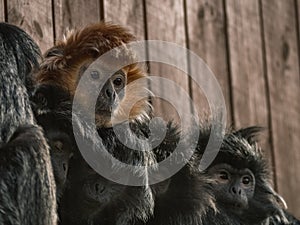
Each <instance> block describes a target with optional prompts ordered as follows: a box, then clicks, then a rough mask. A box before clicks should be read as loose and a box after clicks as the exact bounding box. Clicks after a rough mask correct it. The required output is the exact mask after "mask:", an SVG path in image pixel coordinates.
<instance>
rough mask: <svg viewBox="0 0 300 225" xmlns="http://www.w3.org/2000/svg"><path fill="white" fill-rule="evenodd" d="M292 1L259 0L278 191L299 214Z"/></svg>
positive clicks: (299, 120) (299, 92) (299, 96)
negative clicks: (260, 2)
mask: <svg viewBox="0 0 300 225" xmlns="http://www.w3.org/2000/svg"><path fill="white" fill-rule="evenodd" d="M294 3H295V1H293V0H286V1H277V0H268V1H262V12H263V25H264V39H265V48H266V62H267V74H268V82H269V89H270V105H271V119H272V132H273V133H272V135H273V142H274V144H273V145H274V153H275V166H276V171H277V173H276V175H277V183H278V191H279V193H280V194H281V195H282V196H283V197H284V199H285V200H286V202H287V204H288V206H289V210H290V211H291V212H293V213H294V214H295V215H296V216H298V217H300V208H299V206H300V198H299V197H298V193H300V186H299V183H300V174H299V171H300V163H299V162H300V151H299V146H300V139H299V135H300V113H299V112H300V88H299V84H300V80H299V65H298V62H299V61H298V57H299V56H298V50H297V35H296V29H295V27H296V22H295V5H294Z"/></svg>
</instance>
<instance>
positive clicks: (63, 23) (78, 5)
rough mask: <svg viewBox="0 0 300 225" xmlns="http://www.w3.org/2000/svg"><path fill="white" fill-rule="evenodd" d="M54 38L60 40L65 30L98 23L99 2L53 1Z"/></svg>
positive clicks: (77, 0)
mask: <svg viewBox="0 0 300 225" xmlns="http://www.w3.org/2000/svg"><path fill="white" fill-rule="evenodd" d="M54 15H55V38H56V40H60V39H62V37H63V35H64V34H65V33H66V31H67V30H70V29H77V28H81V27H83V26H85V25H87V24H90V23H96V22H98V21H100V18H101V15H100V1H99V0H89V1H85V0H76V1H72V0H54Z"/></svg>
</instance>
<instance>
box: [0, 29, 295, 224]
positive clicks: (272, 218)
mask: <svg viewBox="0 0 300 225" xmlns="http://www.w3.org/2000/svg"><path fill="white" fill-rule="evenodd" d="M135 40H136V39H135V37H134V35H132V34H131V33H130V32H128V30H126V29H125V28H123V27H121V26H118V25H113V24H110V23H97V24H93V25H89V26H87V27H84V28H83V29H80V30H77V31H73V32H71V33H70V34H69V35H68V36H67V37H66V38H65V39H64V40H63V41H60V42H58V43H57V44H55V46H54V47H52V48H50V49H49V50H48V51H47V52H46V53H45V54H44V55H43V56H41V54H40V50H39V48H38V46H37V45H36V44H35V43H34V41H33V40H32V39H31V38H30V37H29V35H28V34H26V33H25V32H24V31H23V30H21V29H20V28H18V27H16V26H14V25H10V24H6V23H0V124H1V125H0V224H5V225H21V224H22V225H27V224H28V225H35V224H36V225H55V224H60V225H77V224H78V225H85V224H86V225H113V224H115V225H125V224H134V225H212V224H216V225H276V224H277V225H283V224H291V225H296V224H300V221H299V220H297V219H296V218H294V217H293V216H292V215H290V214H289V213H288V212H287V211H286V204H285V202H284V200H283V199H282V197H281V196H280V195H278V194H277V193H276V192H275V191H274V190H273V188H272V183H271V177H270V169H269V168H268V163H267V160H266V158H265V157H264V156H263V153H262V151H261V149H260V148H259V147H258V145H257V141H256V136H257V134H258V133H259V132H260V130H261V129H260V128H259V127H248V128H245V129H241V130H238V131H228V132H227V133H226V134H225V136H224V139H223V140H222V144H221V147H220V150H219V152H218V155H217V157H216V158H215V159H214V161H213V162H212V163H211V165H210V166H209V167H208V168H207V169H205V170H202V169H200V160H201V157H202V155H203V153H204V151H205V148H206V146H207V144H208V140H209V137H210V133H211V132H210V130H211V128H210V125H209V123H207V124H201V125H199V137H198V139H197V143H195V146H196V148H195V149H192V150H193V151H194V152H193V155H192V157H191V158H189V159H185V158H184V156H182V155H178V156H177V157H175V158H174V162H172V163H174V164H176V163H178V162H177V160H178V161H182V160H186V163H185V165H184V166H183V168H181V169H180V170H179V171H178V172H177V173H176V174H174V175H173V176H171V177H169V178H167V179H166V180H163V181H161V182H159V183H155V184H149V183H147V179H148V176H149V175H148V174H147V167H150V166H152V165H155V164H156V163H158V162H161V161H163V160H165V159H166V158H168V157H169V156H170V155H172V154H175V153H174V152H173V151H174V150H175V149H176V147H177V145H178V144H179V140H180V139H181V138H182V136H186V137H184V138H183V139H184V141H183V144H182V143H181V145H182V146H181V147H182V148H183V149H185V148H186V151H187V152H188V151H190V150H191V149H189V148H190V144H191V143H189V138H188V134H183V132H182V131H181V130H180V128H179V127H178V126H177V125H176V123H174V122H168V123H167V126H166V130H167V131H166V134H165V137H164V138H163V141H162V142H161V143H159V144H158V145H157V146H155V147H154V148H152V147H151V141H149V139H150V138H149V137H150V136H151V131H150V129H149V123H150V121H151V117H152V108H151V104H150V103H149V99H147V98H145V99H144V100H142V101H139V102H138V103H136V104H135V105H134V107H133V108H132V109H131V111H130V115H129V118H127V122H128V123H129V127H130V131H128V130H127V129H128V128H124V127H120V129H121V130H120V131H121V132H119V133H121V135H124V137H123V139H125V141H126V144H124V143H123V142H122V141H120V140H119V138H118V136H117V135H116V134H115V132H114V129H113V127H112V122H111V115H112V114H114V115H116V117H118V118H121V119H120V121H121V120H122V118H125V116H126V115H124V108H126V106H127V105H128V104H129V103H128V102H130V101H131V99H132V98H133V96H134V95H135V96H136V95H139V93H140V92H143V91H144V90H145V89H146V88H147V87H146V86H145V87H134V88H135V89H130V88H126V87H127V86H128V85H129V84H130V83H131V82H134V81H136V80H138V79H140V78H144V77H146V74H145V72H144V71H143V68H142V67H141V66H140V65H139V64H138V63H133V64H130V65H128V66H125V67H124V68H122V69H119V70H117V72H114V74H113V75H112V76H110V77H109V79H108V80H107V81H106V82H105V84H104V85H103V88H102V89H101V91H100V94H99V96H98V98H97V102H96V106H95V122H96V133H97V135H99V136H100V137H101V139H96V138H95V136H94V133H95V127H94V126H92V125H90V124H89V123H88V122H86V121H83V120H81V117H80V116H79V115H76V113H78V114H83V115H85V114H87V113H86V111H85V109H86V108H88V107H87V106H88V105H90V104H92V103H90V102H89V101H90V98H89V96H85V95H82V96H81V97H80V98H79V101H80V102H79V105H81V107H82V110H81V111H79V112H72V101H73V98H74V95H75V92H76V88H77V85H78V83H79V81H80V79H81V78H82V77H83V76H89V78H90V80H91V81H95V82H96V81H97V80H99V79H100V78H101V76H102V74H101V73H100V72H99V71H97V70H90V69H89V67H90V65H92V64H93V62H94V61H96V60H97V59H98V58H99V57H100V56H101V55H102V54H104V53H105V52H107V51H109V50H112V49H114V48H115V47H118V46H122V45H125V44H127V43H130V42H132V41H135ZM115 57H116V58H117V60H124V57H126V55H125V56H124V55H122V54H119V55H118V54H116V55H115ZM118 57H119V58H118ZM108 64H110V65H108V66H113V65H112V64H111V63H108ZM124 88H125V92H124V91H122V90H123V89H124ZM87 93H88V92H87ZM127 117H128V116H127ZM74 124H75V125H74ZM74 126H75V127H77V128H78V129H76V130H74ZM116 126H118V125H116ZM151 126H154V127H159V126H160V124H159V121H156V122H153V121H152V124H151ZM74 132H77V135H78V136H79V137H81V138H82V141H83V142H84V143H85V144H86V147H87V148H93V147H95V148H96V150H95V151H98V152H100V153H101V151H107V152H108V153H109V154H110V155H111V156H113V157H114V158H115V159H117V160H118V161H120V162H122V163H126V164H129V165H132V166H135V167H134V168H135V169H133V171H131V172H132V173H133V174H134V176H136V177H137V178H138V179H141V180H144V181H145V184H144V185H142V186H127V185H123V184H119V183H115V182H113V181H110V180H109V179H107V178H105V177H103V176H101V175H100V174H98V173H97V172H96V171H95V170H94V169H93V168H92V167H91V166H90V165H89V164H88V163H87V162H86V161H85V159H84V157H83V156H82V154H81V152H80V151H79V149H78V146H77V144H76V141H75V137H74ZM136 137H138V138H140V139H144V140H148V141H146V142H139V141H137V140H139V139H137V138H136ZM100 142H101V143H100ZM133 145H134V146H137V148H138V149H143V150H145V151H138V150H136V149H132V148H130V147H129V146H133ZM100 157H103V158H102V159H103V160H100V161H99V163H102V162H107V164H108V166H110V168H111V171H112V174H116V175H117V174H118V171H119V170H122V167H121V166H118V165H114V164H113V163H112V162H111V161H110V160H109V159H108V158H106V156H101V154H100Z"/></svg>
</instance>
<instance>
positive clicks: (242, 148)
mask: <svg viewBox="0 0 300 225" xmlns="http://www.w3.org/2000/svg"><path fill="white" fill-rule="evenodd" d="M260 130H261V129H260V128H259V127H249V128H245V129H241V130H239V131H236V132H229V133H228V134H227V135H226V136H225V138H224V141H223V143H222V146H221V149H220V151H219V153H218V155H217V157H216V159H215V160H214V161H213V163H212V165H211V166H213V165H216V164H220V163H226V164H229V165H231V166H232V167H234V168H236V169H244V168H248V169H250V170H251V171H252V172H253V174H254V176H255V181H256V182H255V192H254V196H253V198H252V199H250V200H249V208H248V209H247V210H245V211H244V212H243V213H242V214H239V215H237V214H234V213H231V212H230V211H228V209H227V208H226V207H224V206H222V205H221V204H218V202H216V204H217V210H218V212H217V213H214V212H210V213H209V214H207V215H206V219H205V220H204V224H212V223H213V224H224V225H225V224H243V225H252V224H261V225H263V224H266V221H267V220H268V218H269V217H272V216H277V217H278V218H279V219H280V221H282V222H285V221H286V218H285V216H284V213H283V209H282V205H281V204H280V202H279V197H278V194H277V193H276V192H275V191H274V190H273V188H272V184H271V181H270V180H271V179H270V172H269V171H270V170H269V168H268V164H267V161H266V159H265V157H264V156H263V153H262V151H261V149H260V148H258V146H257V143H256V142H255V140H254V138H255V136H256V134H257V133H258V132H259V131H260ZM205 139H206V138H205V135H204V136H202V138H201V144H199V148H198V149H197V152H198V153H200V156H201V155H202V153H203V149H204V148H203V147H204V146H205V145H206V144H205ZM206 143H207V142H206ZM206 175H207V174H206V171H203V172H200V173H199V176H204V177H205V176H206ZM209 179H210V177H207V181H208V182H209ZM211 182H213V181H211ZM213 191H214V190H212V192H213ZM224 218H228V219H229V220H232V221H231V222H230V223H227V222H225V221H226V220H224Z"/></svg>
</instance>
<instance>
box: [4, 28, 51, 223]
mask: <svg viewBox="0 0 300 225" xmlns="http://www.w3.org/2000/svg"><path fill="white" fill-rule="evenodd" d="M38 58H39V49H38V47H37V45H36V44H35V43H34V42H33V41H32V39H31V38H30V37H29V36H28V35H27V34H26V33H25V32H24V31H23V30H21V29H19V28H17V27H15V26H13V25H9V24H5V23H0V202H1V203H0V224H7V225H21V224H22V225H41V224H45V225H54V224H56V219H57V218H56V201H55V183H54V177H53V173H52V167H51V163H50V154H49V149H48V145H47V143H46V140H45V138H44V135H43V132H42V130H41V129H40V127H38V126H37V125H36V124H35V122H34V119H33V118H34V117H33V112H32V110H31V106H30V102H29V97H28V94H27V90H26V87H25V86H26V83H27V82H26V81H27V80H28V79H30V75H29V73H30V71H31V70H32V68H33V67H35V66H37V63H38ZM27 84H28V83H27ZM28 87H29V86H28Z"/></svg>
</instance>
